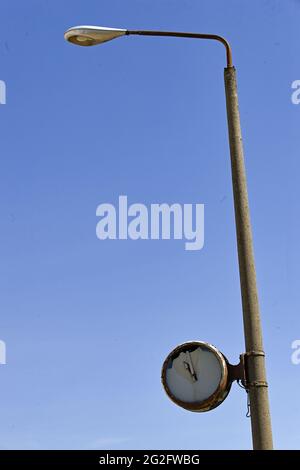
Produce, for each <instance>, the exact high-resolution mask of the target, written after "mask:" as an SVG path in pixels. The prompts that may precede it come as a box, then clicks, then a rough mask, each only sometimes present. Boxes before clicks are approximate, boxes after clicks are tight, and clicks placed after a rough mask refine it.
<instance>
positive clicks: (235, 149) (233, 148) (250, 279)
mask: <svg viewBox="0 0 300 470" xmlns="http://www.w3.org/2000/svg"><path fill="white" fill-rule="evenodd" d="M124 35H141V36H168V37H180V38H192V39H206V40H214V41H218V42H220V43H222V44H223V45H224V46H225V49H226V62H227V63H226V68H225V70H224V79H225V93H226V107H227V120H228V132H229V144H230V155H231V173H232V186H233V196H234V208H235V225H236V237H237V248H238V259H239V273H240V286H241V296H242V306H243V322H244V335H245V346H246V353H245V367H246V384H245V385H246V389H247V392H248V393H249V399H250V410H251V427H252V440H253V449H255V450H270V449H272V448H273V444H272V430H271V419H270V411H269V399H268V388H267V387H268V384H267V381H266V370H265V354H264V351H263V341H262V328H261V322H260V313H259V304H258V294H257V286H256V274H255V262H254V253H253V242H252V231H251V223H250V214H249V204H248V193H247V182H246V173H245V165H244V155H243V145H242V134H241V126H240V115H239V107H238V93H237V83H236V71H235V68H234V66H233V63H232V52H231V48H230V45H229V43H228V42H227V41H226V39H224V38H223V37H221V36H217V35H213V34H200V33H184V32H173V31H143V30H134V31H130V30H127V29H115V28H103V27H99V26H77V27H74V28H70V29H68V30H67V31H66V33H65V39H66V40H67V41H69V42H72V43H73V44H77V45H80V46H93V45H96V44H101V43H102V42H106V41H109V40H111V39H115V38H118V37H120V36H124Z"/></svg>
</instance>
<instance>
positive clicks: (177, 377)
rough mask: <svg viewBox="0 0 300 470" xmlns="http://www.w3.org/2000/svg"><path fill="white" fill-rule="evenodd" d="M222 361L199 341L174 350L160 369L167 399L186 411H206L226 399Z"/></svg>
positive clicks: (226, 377) (226, 379)
mask: <svg viewBox="0 0 300 470" xmlns="http://www.w3.org/2000/svg"><path fill="white" fill-rule="evenodd" d="M227 364H228V361H227V359H226V357H225V356H224V355H223V354H222V353H221V352H220V351H218V350H217V349H216V348H215V347H214V346H212V345H211V344H209V343H205V342H203V341H189V342H187V343H183V344H180V345H179V346H177V347H176V348H175V349H174V350H173V351H172V352H171V353H170V354H169V355H168V357H167V358H166V360H165V362H164V364H163V367H162V383H163V386H164V389H165V391H166V393H167V395H168V397H169V398H170V399H171V400H172V401H173V402H174V403H176V404H177V405H179V406H181V407H182V408H185V409H186V410H189V411H197V412H203V411H209V410H212V409H213V408H215V407H216V406H218V405H220V404H221V403H222V402H223V401H224V400H225V398H226V397H227V395H228V393H229V390H230V387H231V381H230V380H229V374H228V367H227Z"/></svg>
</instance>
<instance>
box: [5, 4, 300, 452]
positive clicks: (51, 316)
mask: <svg viewBox="0 0 300 470" xmlns="http://www.w3.org/2000/svg"><path fill="white" fill-rule="evenodd" d="M299 16H300V2H299V1H296V0H285V1H283V0H281V1H280V0H272V1H271V0H269V1H264V0H253V1H251V2H245V1H244V2H241V1H239V0H227V1H226V2H225V1H220V0H203V1H201V2H197V1H192V0H180V1H179V0H173V1H171V0H103V1H101V2H99V1H97V0H85V1H79V0H72V1H71V0H70V1H58V0H53V1H52V2H48V1H46V0H44V1H42V0H39V1H38V0H27V1H16V0H10V1H8V0H5V1H3V2H2V5H1V18H0V23H1V30H0V31H1V33H0V56H1V57H0V60H1V68H0V79H1V80H5V82H6V86H7V104H6V105H1V106H0V116H1V169H0V185H1V198H0V211H1V218H0V223H1V227H0V230H1V260H2V262H1V268H0V269H1V296H0V309H1V320H0V339H2V340H4V341H5V342H6V345H7V364H6V365H3V366H0V376H1V405H0V406H1V413H0V414H1V420H0V443H1V444H0V446H1V448H3V449H18V448H21V449H63V448H68V449H92V448H93V449H107V448H108V449H114V448H119V449H154V448H157V449H214V448H219V449H231V448H236V449H246V448H251V438H250V421H249V419H247V418H246V417H245V415H246V396H245V393H244V392H243V391H242V390H241V389H239V388H238V387H237V386H236V385H234V386H233V388H232V391H231V393H230V395H229V397H228V398H227V399H226V401H225V402H224V403H223V404H222V406H220V407H219V408H217V409H216V410H214V411H212V412H210V413H204V414H200V415H198V414H193V413H189V412H187V411H184V410H182V409H180V408H178V407H176V406H175V405H173V404H172V403H171V402H170V401H169V400H168V398H167V397H166V396H165V394H164V392H163V390H162V387H161V384H160V369H161V364H162V361H163V360H164V358H165V356H166V355H167V354H168V353H169V351H170V350H171V349H172V348H173V347H175V346H176V345H177V344H178V343H181V342H184V341H187V340H192V339H199V340H204V341H208V342H211V343H213V344H214V345H216V346H217V347H218V348H219V349H220V350H221V351H223V352H224V353H225V354H226V356H227V357H228V359H229V360H230V362H232V363H236V362H237V361H238V357H239V354H240V353H242V352H243V350H244V344H243V329H242V313H241V301H240V292H239V278H238V269H237V254H236V241H235V230H234V218H233V201H232V191H231V179H230V166H229V150H228V140H227V128H226V114H225V99H224V85H223V67H224V64H225V56H224V50H223V48H222V46H221V45H218V44H216V43H209V42H200V41H188V40H177V39H172V38H170V39H164V38H140V37H128V38H127V37H126V38H121V39H118V40H117V41H113V42H110V43H107V44H104V45H103V46H99V47H97V48H96V47H94V48H78V47H75V46H73V45H71V44H67V43H66V42H65V41H64V39H63V33H64V31H65V30H66V29H67V28H69V27H70V26H73V25H77V24H99V25H105V26H115V27H124V28H129V29H130V28H131V29H147V28H148V29H166V30H168V29H170V30H179V31H180V30H182V31H199V32H208V33H215V34H221V35H224V36H225V37H227V38H228V40H229V41H230V42H231V44H232V47H233V54H234V63H235V65H236V67H237V70H238V83H239V95H240V110H241V119H242V128H243V137H244V146H245V158H246V166H247V174H248V185H249V196H250V205H251V216H252V223H253V231H254V242H255V254H256V262H257V277H258V285H259V292H260V304H261V312H262V320H263V327H264V341H265V349H266V353H267V366H268V380H269V383H270V400H271V411H272V421H273V428H274V440H275V445H276V447H277V448H299V443H300V431H299V419H300V404H299V399H298V397H299V390H300V365H298V366H296V365H293V364H292V362H291V354H292V349H291V343H292V341H294V340H295V339H299V338H300V320H299V307H300V297H299V287H298V285H299V281H298V280H299V274H300V273H299V270H300V269H299V266H300V256H299V236H300V224H299V215H298V214H299V212H298V206H299V195H300V194H299V192H300V191H299V183H298V179H299V176H298V175H299V169H300V165H299V158H298V155H299V147H298V142H299V130H298V127H299V113H300V105H298V106H297V105H293V104H292V102H291V93H292V90H291V84H292V82H293V81H294V80H297V79H300V68H299V56H300V54H299V52H300V50H299V35H298V32H299ZM296 126H297V127H296ZM121 194H125V195H127V196H128V200H129V203H134V202H140V203H144V204H146V205H149V204H151V203H162V202H166V203H169V204H171V203H174V202H178V203H180V204H183V203H193V204H195V203H203V204H205V245H204V248H203V250H201V251H194V252H193V251H191V252H188V251H185V250H184V247H183V242H182V241H180V240H179V241H178V240H175V241H174V240H170V241H166V240H157V241H151V240H148V241H131V240H127V241H123V240H120V241H118V240H116V241H113V240H111V241H100V240H98V239H97V238H96V235H95V228H96V223H97V218H96V215H95V212H96V207H97V206H98V204H101V203H103V202H109V203H113V204H116V203H117V200H118V196H119V195H121Z"/></svg>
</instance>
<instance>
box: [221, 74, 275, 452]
mask: <svg viewBox="0 0 300 470" xmlns="http://www.w3.org/2000/svg"><path fill="white" fill-rule="evenodd" d="M224 78H225V91H226V106H227V119H228V132H229V144H230V155H231V172H232V186H233V196H234V209H235V223H236V236H237V248H238V258H239V271H240V284H241V295H242V305H243V321H244V334H245V345H246V358H247V373H248V378H247V390H248V392H249V399H250V410H251V428H252V440H253V449H255V450H270V449H273V442H272V429H271V418H270V410H269V399H268V388H267V387H268V385H267V380H266V370H265V355H264V351H263V341H262V328H261V322H260V313H259V304H258V294H257V286H256V274H255V263H254V252H253V242H252V232H251V223H250V214H249V204H248V193H247V181H246V172H245V165H244V154H243V144H242V134H241V125H240V115H239V106H238V92H237V83H236V71H235V68H234V67H227V68H225V73H224Z"/></svg>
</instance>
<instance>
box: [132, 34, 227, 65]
mask: <svg viewBox="0 0 300 470" xmlns="http://www.w3.org/2000/svg"><path fill="white" fill-rule="evenodd" d="M129 34H138V35H140V36H170V37H178V38H192V39H210V40H213V41H219V42H221V43H222V44H223V46H225V49H226V60H227V67H232V66H233V64H232V51H231V47H230V44H229V42H228V41H227V40H226V39H225V38H223V37H222V36H218V35H216V34H202V33H181V32H175V31H147V30H146V31H143V30H133V31H130V30H126V32H125V35H129Z"/></svg>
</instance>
